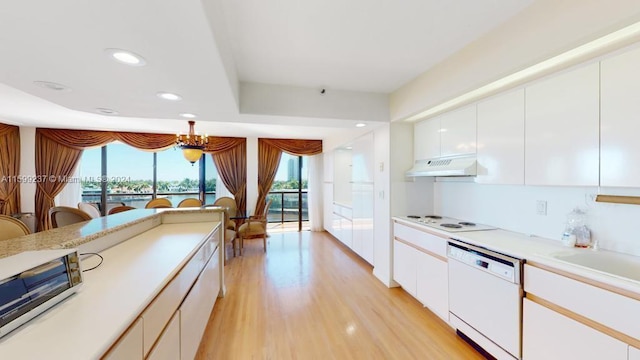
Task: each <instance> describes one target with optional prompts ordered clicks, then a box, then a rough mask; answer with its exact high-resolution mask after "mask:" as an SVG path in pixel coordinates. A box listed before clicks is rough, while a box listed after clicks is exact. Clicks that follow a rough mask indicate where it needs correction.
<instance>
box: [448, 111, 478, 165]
mask: <svg viewBox="0 0 640 360" xmlns="http://www.w3.org/2000/svg"><path fill="white" fill-rule="evenodd" d="M475 152H476V105H475V104H474V105H471V106H466V107H463V108H461V109H457V110H454V111H451V112H448V113H446V114H443V115H441V116H440V156H454V155H464V154H475Z"/></svg>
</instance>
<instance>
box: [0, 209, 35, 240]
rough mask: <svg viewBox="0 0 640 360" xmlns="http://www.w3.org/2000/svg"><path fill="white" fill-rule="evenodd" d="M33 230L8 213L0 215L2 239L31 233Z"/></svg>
mask: <svg viewBox="0 0 640 360" xmlns="http://www.w3.org/2000/svg"><path fill="white" fill-rule="evenodd" d="M29 234H31V231H30V230H29V228H28V227H27V225H25V223H23V222H22V221H20V220H18V219H16V218H13V217H11V216H8V215H0V240H7V239H13V238H17V237H19V236H24V235H29Z"/></svg>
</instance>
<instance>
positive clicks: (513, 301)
mask: <svg viewBox="0 0 640 360" xmlns="http://www.w3.org/2000/svg"><path fill="white" fill-rule="evenodd" d="M447 254H448V257H449V262H448V266H449V312H450V315H451V316H450V322H451V323H452V325H453V326H454V327H455V328H456V329H457V331H458V333H462V335H464V336H463V337H467V338H469V339H471V340H473V342H475V343H476V344H477V345H479V346H480V347H482V349H484V350H485V351H486V352H488V353H489V354H491V355H492V356H494V357H496V358H497V359H520V358H521V342H522V341H521V340H522V327H521V324H522V322H521V319H522V282H521V273H522V264H523V260H521V259H517V258H513V257H511V256H507V255H504V254H500V253H497V252H494V251H491V250H487V249H485V248H482V247H478V246H474V245H471V244H467V243H465V242H462V241H460V240H456V239H451V240H449V246H448V251H447Z"/></svg>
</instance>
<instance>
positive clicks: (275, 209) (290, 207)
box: [267, 189, 309, 223]
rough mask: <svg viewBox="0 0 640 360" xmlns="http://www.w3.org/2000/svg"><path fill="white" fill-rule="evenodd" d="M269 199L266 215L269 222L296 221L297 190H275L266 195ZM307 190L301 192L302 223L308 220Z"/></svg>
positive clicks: (298, 211)
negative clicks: (269, 204)
mask: <svg viewBox="0 0 640 360" xmlns="http://www.w3.org/2000/svg"><path fill="white" fill-rule="evenodd" d="M267 197H268V198H269V199H271V206H270V207H269V212H268V215H267V221H269V222H280V223H285V222H292V221H298V214H299V213H300V209H299V206H298V204H299V198H298V190H276V191H270V192H269V195H267ZM307 204H308V196H307V190H306V189H305V190H302V221H308V220H309V210H308V209H309V208H308V205H307Z"/></svg>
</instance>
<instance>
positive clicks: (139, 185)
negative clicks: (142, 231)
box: [80, 142, 217, 212]
mask: <svg viewBox="0 0 640 360" xmlns="http://www.w3.org/2000/svg"><path fill="white" fill-rule="evenodd" d="M103 151H104V152H105V154H106V173H103V172H102V159H103V157H102V154H103ZM154 164H155V165H154ZM200 166H204V168H205V169H204V170H205V171H204V173H205V174H206V176H205V177H203V178H201V177H200ZM80 176H81V178H82V201H84V202H92V203H96V204H98V206H99V208H101V207H102V196H103V193H102V192H103V184H102V179H106V189H105V191H106V193H105V194H106V199H107V208H106V211H108V210H109V209H110V208H111V207H114V206H118V205H121V204H125V205H128V206H133V207H136V208H144V206H145V205H146V203H147V202H148V201H149V200H151V199H152V198H154V197H166V198H169V199H170V200H171V202H172V204H173V206H178V204H179V203H180V201H182V200H183V199H185V198H189V197H194V198H199V193H200V191H199V189H200V187H201V186H202V187H204V188H205V189H206V191H205V196H206V202H205V203H213V201H214V200H215V189H216V180H217V171H216V168H215V166H214V163H213V160H212V157H211V155H208V154H207V155H205V161H204V162H198V163H196V164H194V165H191V164H190V163H189V162H187V161H186V160H185V159H184V157H183V156H182V152H181V151H179V150H175V149H173V148H171V149H167V150H164V151H160V152H155V153H154V152H148V151H142V150H138V149H136V148H134V147H131V146H128V145H126V144H123V143H120V142H113V143H110V144H108V145H107V146H105V147H102V148H93V149H86V150H84V151H83V153H82V158H81V162H80ZM106 211H105V212H106Z"/></svg>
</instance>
